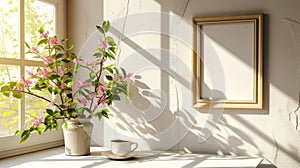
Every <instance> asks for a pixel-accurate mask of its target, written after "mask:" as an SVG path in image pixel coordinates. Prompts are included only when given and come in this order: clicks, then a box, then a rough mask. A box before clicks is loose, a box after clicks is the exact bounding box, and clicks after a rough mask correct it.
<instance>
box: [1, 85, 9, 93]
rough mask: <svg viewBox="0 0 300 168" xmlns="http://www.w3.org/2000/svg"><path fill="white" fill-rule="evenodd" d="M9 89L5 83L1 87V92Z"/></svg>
mask: <svg viewBox="0 0 300 168" xmlns="http://www.w3.org/2000/svg"><path fill="white" fill-rule="evenodd" d="M7 91H10V88H9V86H7V85H5V86H3V87H1V92H7Z"/></svg>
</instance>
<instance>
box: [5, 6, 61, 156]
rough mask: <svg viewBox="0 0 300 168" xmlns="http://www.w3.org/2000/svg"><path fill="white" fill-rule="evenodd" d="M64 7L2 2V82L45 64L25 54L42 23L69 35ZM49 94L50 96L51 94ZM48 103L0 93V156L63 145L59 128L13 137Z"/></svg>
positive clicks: (41, 111) (59, 33)
mask: <svg viewBox="0 0 300 168" xmlns="http://www.w3.org/2000/svg"><path fill="white" fill-rule="evenodd" d="M65 7H66V0H1V1H0V72H1V73H0V81H7V82H8V81H14V80H18V79H19V78H20V76H24V77H26V76H27V74H26V71H28V70H30V69H32V68H33V67H42V66H44V63H43V62H41V61H37V60H36V59H35V58H34V56H33V55H30V54H26V50H27V49H26V47H25V41H26V42H27V43H29V44H36V43H37V41H38V39H39V36H40V35H39V33H38V32H37V30H38V28H39V27H40V26H41V25H44V26H45V30H46V31H49V32H50V33H53V34H52V35H54V34H58V35H59V36H60V37H59V38H64V37H66V36H65V32H66V30H65V29H66V25H64V23H65V21H66V19H65V17H66V10H65ZM50 35H51V34H50ZM39 94H44V95H45V94H47V93H39ZM47 96H49V97H50V98H51V95H47ZM47 106H50V105H49V104H47V103H46V102H44V101H40V100H38V99H36V98H34V97H32V96H25V99H22V100H18V99H11V98H8V97H5V96H3V95H2V94H1V95H0V153H1V154H0V158H1V157H7V156H10V155H13V154H20V148H24V150H23V152H26V151H32V150H35V149H36V150H39V149H41V148H46V147H50V146H57V145H59V144H63V141H62V135H61V132H60V131H57V132H56V131H52V132H50V133H48V134H45V135H43V136H33V137H32V138H31V140H29V142H26V143H24V144H22V145H20V144H18V140H19V139H18V137H15V136H14V132H15V131H16V130H17V129H21V128H24V127H27V126H28V125H31V124H32V122H33V121H34V120H35V119H36V118H39V117H40V116H41V115H42V113H43V111H44V109H45V108H46V107H47ZM25 148H26V150H25ZM13 149H18V150H13ZM3 151H10V152H3Z"/></svg>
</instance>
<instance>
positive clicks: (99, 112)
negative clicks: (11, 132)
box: [0, 21, 131, 155]
mask: <svg viewBox="0 0 300 168" xmlns="http://www.w3.org/2000/svg"><path fill="white" fill-rule="evenodd" d="M96 28H97V30H98V31H99V32H100V33H102V34H103V39H101V40H99V47H98V48H97V50H96V53H95V54H94V55H93V58H94V59H93V60H88V61H85V60H83V59H81V58H80V57H78V56H77V55H76V54H75V53H74V52H71V50H72V49H73V47H74V46H73V45H69V46H68V47H67V48H65V43H66V41H67V40H66V39H62V40H61V41H59V40H58V38H57V37H56V36H52V37H49V32H48V31H47V32H46V31H45V30H44V28H43V27H41V28H40V29H39V30H38V32H39V33H40V40H39V42H38V43H37V45H35V46H30V45H29V44H27V43H26V46H27V48H28V49H29V51H28V53H30V54H35V57H36V58H37V59H40V60H42V61H44V64H45V66H44V67H39V68H36V69H35V70H34V71H27V74H28V76H29V77H28V78H26V79H25V78H24V77H21V78H20V81H10V82H7V83H4V82H2V84H1V90H0V91H1V92H2V93H3V95H5V96H8V97H9V96H13V97H14V98H18V99H21V98H23V94H28V95H31V96H34V97H37V98H39V99H42V100H45V101H47V102H49V103H51V105H52V108H47V109H46V110H45V115H44V116H43V117H41V118H37V119H36V120H35V121H34V122H33V123H32V125H31V126H29V127H28V128H25V129H23V130H18V131H16V133H15V134H16V135H19V134H20V135H21V139H20V143H22V142H24V141H26V140H27V139H28V138H29V136H30V134H31V133H32V132H36V133H37V134H41V133H42V132H45V131H47V130H57V129H58V128H59V123H58V120H59V119H63V120H64V126H63V130H64V139H65V145H66V154H67V155H86V154H89V152H90V150H89V149H90V141H91V140H90V136H91V135H90V134H91V131H88V130H87V129H85V128H83V127H84V126H87V127H89V128H92V125H91V124H89V122H87V121H86V120H83V122H81V123H80V121H79V120H78V119H80V118H85V119H90V118H91V117H97V118H98V119H99V120H100V119H101V118H102V117H106V118H109V116H108V112H109V110H108V108H107V107H108V106H110V105H112V103H113V101H115V100H120V95H121V94H124V95H126V94H127V81H126V80H127V79H128V78H130V77H131V74H130V73H128V74H127V73H126V71H125V70H124V69H123V68H120V69H118V68H117V67H116V65H115V64H114V63H111V62H113V61H114V60H115V56H116V50H117V45H116V43H115V41H114V39H113V38H112V37H110V36H107V34H106V33H107V32H108V31H109V29H110V23H109V21H104V22H103V24H102V25H100V26H98V25H97V26H96ZM70 65H72V66H70ZM79 68H83V69H85V70H86V71H87V72H88V73H89V74H87V75H89V77H88V79H86V80H85V81H80V80H79V81H73V80H74V74H75V73H76V72H77V71H78V69H79ZM35 90H38V91H43V92H48V93H49V94H51V95H53V97H54V98H53V99H49V98H47V97H45V96H42V95H39V94H37V93H36V92H35ZM69 136H71V137H73V138H74V139H71V140H68V138H69ZM88 138H89V139H88ZM74 142H76V143H77V144H73V143H74ZM79 143H81V144H79ZM73 147H74V148H76V149H70V148H73ZM78 147H79V148H80V149H78ZM83 147H86V148H85V149H82V150H81V148H83Z"/></svg>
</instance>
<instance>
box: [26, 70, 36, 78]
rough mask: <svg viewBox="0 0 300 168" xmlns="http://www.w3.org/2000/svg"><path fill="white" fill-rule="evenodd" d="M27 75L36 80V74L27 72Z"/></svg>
mask: <svg viewBox="0 0 300 168" xmlns="http://www.w3.org/2000/svg"><path fill="white" fill-rule="evenodd" d="M26 73H27V74H28V75H29V77H30V78H34V77H35V74H34V73H33V72H31V71H28V70H26Z"/></svg>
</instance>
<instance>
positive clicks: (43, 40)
mask: <svg viewBox="0 0 300 168" xmlns="http://www.w3.org/2000/svg"><path fill="white" fill-rule="evenodd" d="M47 41H48V39H42V40H40V41H39V42H38V44H37V45H38V46H39V45H42V44H46V43H47Z"/></svg>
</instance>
